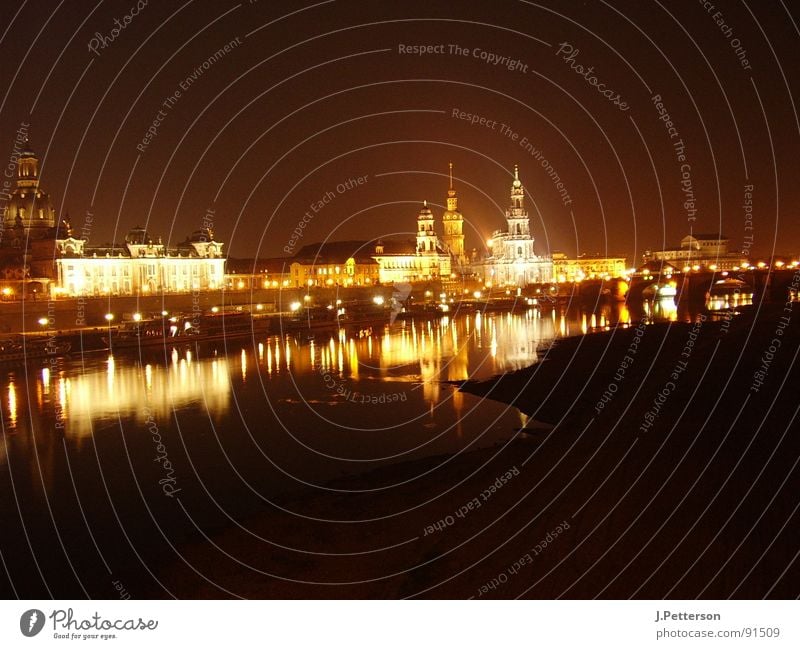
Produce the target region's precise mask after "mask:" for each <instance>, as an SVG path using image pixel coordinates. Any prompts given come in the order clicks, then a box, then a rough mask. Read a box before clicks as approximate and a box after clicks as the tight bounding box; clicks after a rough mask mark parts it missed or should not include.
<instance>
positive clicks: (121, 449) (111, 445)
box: [0, 305, 677, 598]
mask: <svg viewBox="0 0 800 649" xmlns="http://www.w3.org/2000/svg"><path fill="white" fill-rule="evenodd" d="M664 309H666V310H664ZM673 311H674V309H672V310H671V309H670V307H669V306H668V305H667V306H664V305H662V311H660V312H659V311H658V310H657V309H654V310H653V313H651V314H650V315H651V316H652V317H663V318H665V319H674V318H675V317H677V315H676V314H675V313H673ZM637 317H639V316H638V314H637ZM633 319H634V318H633V316H632V315H631V314H630V313H629V312H628V310H627V309H626V308H625V307H624V306H614V307H605V308H604V309H602V310H600V311H597V312H595V313H587V312H580V311H575V312H570V313H556V312H552V313H545V314H540V313H539V312H538V311H535V310H530V311H527V312H523V313H514V314H509V313H498V314H481V313H468V314H463V315H457V316H455V317H448V316H443V317H441V318H439V319H437V320H431V321H406V322H396V323H394V324H393V325H392V326H391V327H388V328H386V329H385V330H382V331H376V332H373V333H370V334H367V335H362V336H360V337H359V336H350V337H348V336H347V335H345V334H344V332H339V333H327V334H317V335H316V336H315V337H314V338H313V339H310V340H309V339H308V338H307V337H306V336H299V337H292V336H284V337H277V336H271V337H267V336H264V337H263V338H260V339H244V340H241V339H240V340H236V341H227V342H225V343H221V344H218V345H216V346H212V345H206V346H201V347H199V348H195V349H191V350H190V349H188V348H175V349H166V350H165V349H160V350H152V351H147V352H138V351H137V352H131V353H128V354H126V355H123V356H119V355H118V356H109V355H108V354H106V353H101V354H87V355H85V356H80V355H74V354H73V355H72V356H71V357H69V358H66V359H61V360H59V362H58V363H57V364H55V365H50V364H47V363H45V362H42V363H39V364H29V365H28V366H21V367H6V368H2V369H0V396H1V398H2V408H1V409H0V414H1V415H2V427H3V441H2V443H1V444H0V489H1V490H2V491H1V492H0V493H2V496H0V517H2V535H1V536H0V552H1V553H2V562H3V567H4V570H5V572H6V573H7V575H8V576H9V577H10V579H9V580H4V579H3V578H0V590H2V593H3V595H5V596H7V597H8V596H18V597H25V598H41V597H49V596H53V597H86V596H90V597H115V596H116V590H115V584H116V585H117V586H118V585H119V584H124V585H125V588H126V591H127V592H129V593H131V594H132V595H133V596H134V597H135V596H138V595H142V594H145V593H148V592H152V589H153V588H154V587H155V586H156V581H155V577H154V575H153V572H154V566H158V565H159V564H160V563H161V562H168V561H173V560H179V559H177V554H176V549H175V548H176V547H177V546H179V544H180V543H182V542H185V541H186V540H187V539H190V538H196V537H197V536H198V535H199V534H200V531H201V530H202V531H204V532H207V531H209V530H215V529H219V528H221V527H224V526H226V525H229V524H231V521H232V520H233V519H238V518H241V517H245V516H248V515H252V514H255V513H258V512H260V511H264V510H266V509H268V508H269V507H271V506H272V504H271V503H272V502H273V499H274V498H276V497H280V496H282V495H286V494H291V493H293V492H299V491H302V490H303V489H308V488H309V487H317V488H329V487H326V486H325V485H326V483H328V482H329V481H331V480H332V479H335V478H337V477H340V476H343V475H348V474H357V473H363V472H366V471H368V470H370V469H372V468H374V467H376V466H380V465H384V464H388V463H398V462H404V461H408V460H412V459H418V458H423V457H432V456H437V457H439V456H441V458H442V461H443V462H445V461H447V457H448V456H449V455H451V454H453V453H457V452H460V451H467V450H471V449H475V448H481V447H485V446H489V445H492V444H495V443H496V442H498V441H501V440H507V439H509V438H510V437H511V436H512V435H513V434H514V432H515V430H517V429H519V428H520V427H521V426H524V425H525V417H524V416H523V415H521V413H519V412H518V411H517V410H516V409H514V408H512V407H508V406H505V405H503V404H500V403H496V402H493V401H488V400H480V399H478V398H476V397H472V396H470V395H466V394H462V393H459V392H456V391H455V390H454V389H453V388H452V387H451V386H449V385H447V384H444V383H442V382H443V381H458V380H463V379H467V378H488V377H490V376H493V375H495V374H498V373H501V372H505V371H509V370H514V369H519V368H523V367H527V366H529V365H531V364H533V363H535V362H536V361H537V358H538V356H537V349H538V350H541V345H542V344H546V343H547V342H548V341H551V340H553V339H554V338H557V337H560V336H569V335H576V334H581V333H587V332H590V331H592V330H593V329H602V328H605V327H607V326H611V325H613V324H615V323H616V322H623V323H627V322H630V321H632V320H633Z"/></svg>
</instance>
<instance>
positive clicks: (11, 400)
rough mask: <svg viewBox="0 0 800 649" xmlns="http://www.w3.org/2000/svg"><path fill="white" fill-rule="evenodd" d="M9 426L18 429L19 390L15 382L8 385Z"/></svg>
mask: <svg viewBox="0 0 800 649" xmlns="http://www.w3.org/2000/svg"><path fill="white" fill-rule="evenodd" d="M8 425H9V427H10V428H16V427H17V388H16V386H15V385H14V382H13V381H11V382H10V383H9V384H8Z"/></svg>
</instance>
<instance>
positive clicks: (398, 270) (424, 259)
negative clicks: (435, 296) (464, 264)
mask: <svg viewBox="0 0 800 649" xmlns="http://www.w3.org/2000/svg"><path fill="white" fill-rule="evenodd" d="M454 214H457V212H454ZM460 216H461V215H460V214H458V217H455V216H454V217H453V218H452V219H451V221H450V223H451V224H455V223H457V222H458V219H459V218H460ZM458 227H459V228H460V226H458ZM457 231H460V229H459V230H455V229H453V230H451V232H457ZM452 237H453V238H451V243H452V244H454V245H456V246H457V245H458V242H459V241H460V242H461V246H462V254H463V243H464V237H463V235H461V236H460V237H459V235H458V234H453V235H452ZM373 256H374V259H375V261H376V262H377V263H378V269H379V270H378V276H379V281H380V283H381V284H393V283H400V282H403V283H406V282H408V283H413V282H427V281H431V280H449V279H450V276H451V274H452V272H453V264H452V260H453V258H452V257H451V253H450V251H448V250H446V249H445V245H444V243H443V242H442V241H441V240H440V239H439V237H438V236H437V234H436V228H435V225H434V218H433V212H431V209H430V208H429V207H428V201H424V202H423V205H422V209H421V210H420V211H419V214H418V215H417V240H416V246H414V245H413V244H404V243H402V242H395V241H389V242H383V241H378V242H377V243H376V244H375V251H374V255H373Z"/></svg>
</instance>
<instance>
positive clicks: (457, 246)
mask: <svg viewBox="0 0 800 649" xmlns="http://www.w3.org/2000/svg"><path fill="white" fill-rule="evenodd" d="M442 222H443V225H444V235H443V236H442V242H443V243H444V246H445V248H446V249H447V251H448V252H449V253H450V255H452V257H453V258H454V260H455V261H456V263H457V264H458V265H459V266H463V265H464V262H465V258H464V217H463V216H462V215H461V212H459V211H458V197H457V196H456V190H455V189H453V163H452V162H451V163H450V189H448V190H447V210H446V211H445V213H444V214H443V215H442Z"/></svg>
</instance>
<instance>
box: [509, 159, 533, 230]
mask: <svg viewBox="0 0 800 649" xmlns="http://www.w3.org/2000/svg"><path fill="white" fill-rule="evenodd" d="M524 199H525V188H524V187H523V186H522V181H521V180H520V179H519V168H518V167H517V165H514V182H513V183H511V206H510V207H509V208H508V209H507V210H506V220H507V221H508V234H510V235H511V236H512V237H520V238H525V239H530V238H531V227H530V222H529V220H528V211H527V210H526V209H525V205H524Z"/></svg>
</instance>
